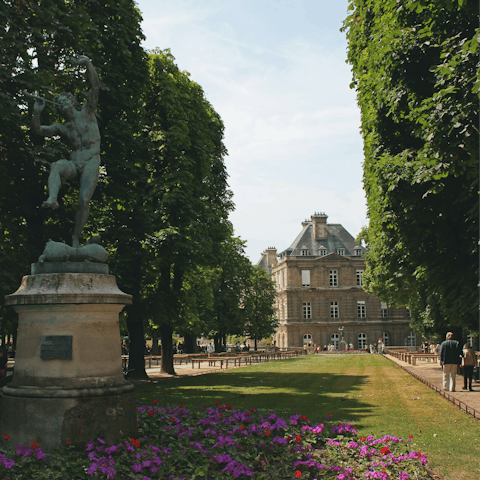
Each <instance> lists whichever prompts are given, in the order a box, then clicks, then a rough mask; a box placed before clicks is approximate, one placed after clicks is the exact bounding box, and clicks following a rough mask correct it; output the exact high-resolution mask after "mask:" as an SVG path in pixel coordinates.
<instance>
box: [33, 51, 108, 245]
mask: <svg viewBox="0 0 480 480" xmlns="http://www.w3.org/2000/svg"><path fill="white" fill-rule="evenodd" d="M72 63H74V64H76V65H85V66H86V68H87V76H88V79H89V82H90V87H91V88H90V90H89V92H88V97H87V100H86V102H85V103H84V104H83V105H82V107H81V109H80V110H77V109H76V108H75V107H76V104H77V100H76V98H75V97H74V96H73V95H72V94H71V93H61V94H60V95H58V96H57V98H56V100H55V102H54V103H55V105H56V107H57V110H58V111H59V113H60V114H61V115H62V116H63V117H64V118H65V122H63V123H55V124H53V125H49V126H45V125H41V124H40V114H41V112H42V110H43V109H44V107H45V99H43V98H41V97H38V96H35V95H29V94H28V93H27V92H26V93H27V94H28V95H29V96H31V97H34V98H35V99H36V101H35V105H34V114H33V118H32V130H33V131H34V132H35V133H37V134H38V135H42V136H44V137H54V136H57V135H58V136H60V137H61V138H62V140H63V141H64V142H65V143H67V144H68V145H69V146H70V147H71V148H72V153H71V155H70V160H66V159H62V160H58V161H57V162H54V163H52V165H51V168H50V175H49V177H48V198H47V200H45V201H44V202H43V204H42V207H44V208H52V209H56V208H58V202H57V195H58V192H59V190H60V186H61V178H65V179H67V180H71V179H73V178H75V177H76V176H77V175H79V176H80V193H79V196H78V210H77V215H76V219H75V229H74V232H73V238H72V247H73V248H79V247H80V242H79V238H80V235H81V233H82V230H83V227H84V226H85V223H86V222H87V219H88V212H89V202H90V199H91V198H92V195H93V192H94V191H95V187H96V185H97V181H98V174H99V167H100V132H99V130H98V125H97V119H96V117H95V109H96V107H97V103H98V94H99V81H98V76H97V72H96V71H95V68H94V66H93V65H92V62H91V61H90V59H89V58H88V57H86V56H84V55H81V56H79V57H78V58H76V59H72ZM52 103H53V102H52Z"/></svg>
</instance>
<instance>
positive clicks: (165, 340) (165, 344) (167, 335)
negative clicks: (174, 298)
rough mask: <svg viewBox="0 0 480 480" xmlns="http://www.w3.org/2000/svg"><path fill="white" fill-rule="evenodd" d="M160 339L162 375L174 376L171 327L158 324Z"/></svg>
mask: <svg viewBox="0 0 480 480" xmlns="http://www.w3.org/2000/svg"><path fill="white" fill-rule="evenodd" d="M159 330H160V338H161V340H162V369H161V371H162V373H168V374H170V375H176V373H175V369H174V368H173V344H172V341H173V329H172V327H171V325H167V324H165V323H162V324H160V328H159Z"/></svg>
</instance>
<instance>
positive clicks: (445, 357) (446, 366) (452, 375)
mask: <svg viewBox="0 0 480 480" xmlns="http://www.w3.org/2000/svg"><path fill="white" fill-rule="evenodd" d="M446 338H447V339H446V340H445V341H444V342H443V343H442V344H441V345H440V352H439V355H440V361H441V363H442V366H443V389H444V390H449V391H450V392H454V391H455V382H456V376H457V369H458V366H459V365H460V362H461V360H462V358H461V357H462V349H461V348H460V344H459V343H458V342H457V341H456V340H453V333H452V332H448V333H447V337H446Z"/></svg>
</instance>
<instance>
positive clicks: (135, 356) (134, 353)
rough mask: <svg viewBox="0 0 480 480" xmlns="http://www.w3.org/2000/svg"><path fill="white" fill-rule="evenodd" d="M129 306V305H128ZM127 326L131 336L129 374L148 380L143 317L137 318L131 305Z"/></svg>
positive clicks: (130, 377) (135, 378)
mask: <svg viewBox="0 0 480 480" xmlns="http://www.w3.org/2000/svg"><path fill="white" fill-rule="evenodd" d="M127 308H128V307H127ZM127 312H128V314H127V328H128V335H129V338H130V345H129V347H128V370H129V371H128V375H127V378H128V379H131V380H148V375H147V372H145V356H144V355H145V336H144V333H143V322H142V319H141V318H135V313H136V312H135V310H134V309H133V308H131V307H130V309H129V310H128V311H127Z"/></svg>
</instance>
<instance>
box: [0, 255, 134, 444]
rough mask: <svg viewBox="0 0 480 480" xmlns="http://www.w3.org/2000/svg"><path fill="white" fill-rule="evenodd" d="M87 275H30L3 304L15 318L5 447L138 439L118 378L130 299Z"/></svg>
mask: <svg viewBox="0 0 480 480" xmlns="http://www.w3.org/2000/svg"><path fill="white" fill-rule="evenodd" d="M34 267H35V268H32V270H33V271H42V270H41V269H42V268H45V266H44V265H43V266H42V265H40V266H38V265H36V266H35V265H34ZM48 267H49V269H54V270H58V268H57V267H55V265H54V264H52V266H50V265H48ZM62 268H63V267H62ZM89 268H90V267H88V266H87V267H85V266H84V264H75V263H70V265H69V266H68V270H70V271H69V272H64V271H61V272H56V273H45V272H44V273H41V274H38V273H37V274H35V275H27V276H25V277H24V278H23V281H22V285H21V286H20V288H19V289H18V291H17V292H15V293H14V294H12V295H8V296H7V297H6V302H5V303H6V304H7V305H12V306H13V307H14V308H15V310H16V312H17V313H18V317H19V318H18V331H17V349H16V355H15V369H14V375H13V381H12V382H11V383H10V384H9V385H6V386H5V387H3V389H2V398H1V400H0V433H2V434H6V435H10V440H9V443H10V444H13V445H18V444H22V445H30V443H31V442H37V443H38V444H39V445H40V446H41V447H42V449H43V450H44V451H45V452H49V451H52V450H54V449H56V448H59V447H61V446H65V445H67V441H68V440H70V441H71V442H72V443H73V444H74V445H77V446H79V447H81V448H82V447H84V446H85V444H86V443H88V442H89V441H91V440H93V439H95V438H97V437H100V438H102V439H104V440H105V441H106V442H107V443H118V442H119V441H121V440H122V439H123V438H125V437H130V438H131V437H136V432H137V420H136V419H137V415H136V409H135V394H134V386H133V385H132V384H131V383H129V382H127V381H126V380H125V379H124V378H123V371H122V360H121V347H120V329H119V325H118V314H119V313H120V311H121V310H122V309H123V307H124V306H125V305H127V304H130V303H131V302H132V297H131V296H130V295H126V294H125V293H123V292H122V291H121V290H119V288H118V287H117V284H116V281H115V277H113V276H112V275H108V274H106V273H97V272H90V271H86V270H88V269H89ZM60 270H61V269H60ZM42 272H43V271H42ZM106 272H108V270H107V271H106ZM0 440H3V436H0Z"/></svg>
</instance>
